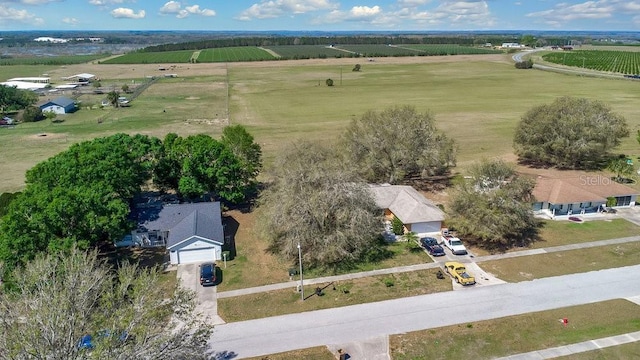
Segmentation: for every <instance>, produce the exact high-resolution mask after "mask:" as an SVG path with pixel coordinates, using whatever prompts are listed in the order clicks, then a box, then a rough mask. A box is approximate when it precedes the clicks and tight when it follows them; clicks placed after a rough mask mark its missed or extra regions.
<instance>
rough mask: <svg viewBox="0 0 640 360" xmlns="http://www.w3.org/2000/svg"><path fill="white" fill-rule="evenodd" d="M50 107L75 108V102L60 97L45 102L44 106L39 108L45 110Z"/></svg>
mask: <svg viewBox="0 0 640 360" xmlns="http://www.w3.org/2000/svg"><path fill="white" fill-rule="evenodd" d="M50 105H58V106H61V107H63V108H67V107H70V106H75V102H74V101H73V99H69V98H68V97H64V96H61V97H58V98H55V99H53V100H51V101H47V102H46V103H45V104H43V105H41V106H40V108H45V107H47V106H50Z"/></svg>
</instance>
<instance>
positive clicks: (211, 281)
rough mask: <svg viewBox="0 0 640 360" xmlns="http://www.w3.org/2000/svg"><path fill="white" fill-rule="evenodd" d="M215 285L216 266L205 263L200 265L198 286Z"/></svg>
mask: <svg viewBox="0 0 640 360" xmlns="http://www.w3.org/2000/svg"><path fill="white" fill-rule="evenodd" d="M215 283H216V264H213V263H207V264H202V265H200V285H202V286H207V285H215Z"/></svg>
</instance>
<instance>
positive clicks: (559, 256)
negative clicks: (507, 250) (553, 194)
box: [478, 242, 640, 282]
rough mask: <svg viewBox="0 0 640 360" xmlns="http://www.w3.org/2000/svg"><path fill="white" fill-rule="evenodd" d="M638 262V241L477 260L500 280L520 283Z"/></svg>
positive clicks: (639, 259) (639, 256) (639, 252)
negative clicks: (482, 260)
mask: <svg viewBox="0 0 640 360" xmlns="http://www.w3.org/2000/svg"><path fill="white" fill-rule="evenodd" d="M637 264H640V243H638V242H632V243H627V244H618V245H611V246H599V247H594V248H588V249H578V250H570V251H561V252H555V253H547V254H539V255H530V256H523V257H517V258H510V259H501V260H494V261H484V262H479V263H478V265H480V267H481V268H482V269H483V270H484V271H486V272H489V273H492V274H494V275H495V276H496V277H498V278H499V279H502V280H504V281H509V282H519V281H526V280H532V279H540V278H544V277H550V276H561V275H567V274H576V273H582V272H588V271H596V270H602V269H610V268H614V267H622V266H630V265H637Z"/></svg>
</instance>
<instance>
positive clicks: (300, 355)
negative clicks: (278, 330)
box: [247, 346, 336, 360]
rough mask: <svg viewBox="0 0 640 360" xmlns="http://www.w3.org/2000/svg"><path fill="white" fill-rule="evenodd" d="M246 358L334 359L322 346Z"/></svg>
mask: <svg viewBox="0 0 640 360" xmlns="http://www.w3.org/2000/svg"><path fill="white" fill-rule="evenodd" d="M247 359H248V360H289V359H304V360H335V359H336V357H335V355H334V354H332V353H331V351H329V349H327V348H326V347H324V346H318V347H314V348H309V349H303V350H295V351H289V352H286V353H278V354H271V355H267V356H258V357H252V358H247Z"/></svg>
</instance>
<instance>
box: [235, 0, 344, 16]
mask: <svg viewBox="0 0 640 360" xmlns="http://www.w3.org/2000/svg"><path fill="white" fill-rule="evenodd" d="M338 6H339V4H338V3H334V2H333V1H332V0H261V1H260V3H256V4H253V5H251V7H249V8H248V9H246V10H244V11H242V12H241V13H240V15H239V16H238V19H240V20H251V19H267V18H275V17H280V16H286V15H291V14H304V13H308V12H313V11H318V10H334V9H337V8H338Z"/></svg>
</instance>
